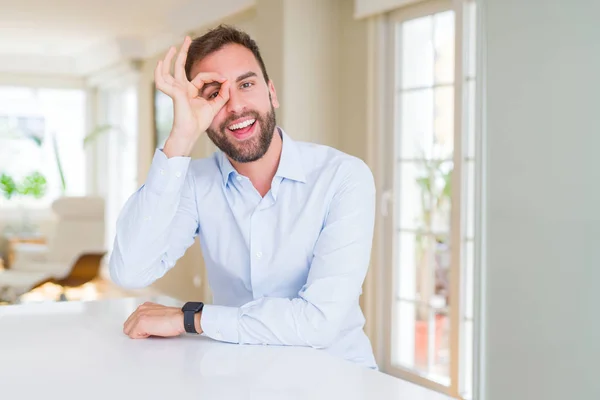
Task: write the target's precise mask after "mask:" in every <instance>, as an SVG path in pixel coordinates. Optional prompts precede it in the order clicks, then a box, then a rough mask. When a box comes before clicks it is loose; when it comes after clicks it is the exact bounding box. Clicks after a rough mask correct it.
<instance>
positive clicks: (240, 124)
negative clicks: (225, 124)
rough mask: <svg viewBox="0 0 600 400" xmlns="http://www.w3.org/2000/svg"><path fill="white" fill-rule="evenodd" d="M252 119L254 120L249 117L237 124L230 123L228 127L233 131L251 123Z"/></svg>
mask: <svg viewBox="0 0 600 400" xmlns="http://www.w3.org/2000/svg"><path fill="white" fill-rule="evenodd" d="M254 121H256V120H255V119H249V120H246V121H244V122H240V123H239V124H235V125H231V126H229V129H231V130H232V131H235V130H236V129H242V128H245V127H247V126H250V125H252V124H253V123H254Z"/></svg>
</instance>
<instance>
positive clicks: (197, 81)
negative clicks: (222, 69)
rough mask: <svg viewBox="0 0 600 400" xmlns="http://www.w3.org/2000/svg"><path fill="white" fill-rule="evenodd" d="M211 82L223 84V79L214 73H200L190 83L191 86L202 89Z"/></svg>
mask: <svg viewBox="0 0 600 400" xmlns="http://www.w3.org/2000/svg"><path fill="white" fill-rule="evenodd" d="M211 82H218V83H223V82H225V77H223V76H221V75H219V74H217V73H216V72H200V73H199V74H198V75H196V76H195V77H194V79H192V81H191V83H192V85H194V86H195V87H196V88H197V89H202V87H203V86H204V85H206V84H207V83H211Z"/></svg>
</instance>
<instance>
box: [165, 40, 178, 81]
mask: <svg viewBox="0 0 600 400" xmlns="http://www.w3.org/2000/svg"><path fill="white" fill-rule="evenodd" d="M173 55H175V47H173V46H171V47H169V51H167V55H165V58H164V60H163V62H162V75H163V78H165V80H166V77H167V76H171V63H172V62H173Z"/></svg>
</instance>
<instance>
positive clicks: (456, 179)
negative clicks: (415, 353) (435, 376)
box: [380, 0, 482, 398]
mask: <svg viewBox="0 0 600 400" xmlns="http://www.w3.org/2000/svg"><path fill="white" fill-rule="evenodd" d="M470 3H475V0H431V1H425V2H421V3H417V4H413V5H410V6H407V7H403V8H401V9H398V10H395V11H392V12H390V13H388V14H387V15H386V16H385V17H384V18H383V21H382V23H383V30H384V31H383V37H381V38H380V39H383V42H384V43H383V46H382V47H383V50H384V52H385V54H384V55H383V56H382V57H381V58H380V60H381V62H383V63H384V67H383V70H384V76H385V81H386V82H395V81H396V79H395V78H396V74H397V73H398V70H399V65H398V60H397V59H396V57H397V55H396V49H397V46H396V40H397V37H396V35H395V27H396V24H397V23H402V22H405V21H408V20H412V19H415V18H419V17H424V16H427V15H432V14H436V13H440V12H444V11H449V10H453V11H454V16H455V50H454V51H455V60H454V64H455V71H454V82H453V84H452V85H453V87H454V151H453V156H452V160H453V163H454V170H453V176H452V189H453V190H452V197H451V199H452V204H453V205H459V206H458V207H457V206H453V207H452V209H451V214H450V237H451V243H458V244H459V245H458V246H457V245H454V246H453V248H452V252H451V261H450V291H451V294H450V302H449V316H450V345H449V350H450V374H449V377H450V385H449V386H445V385H443V384H441V383H438V382H435V381H432V380H430V379H429V378H427V377H426V376H424V375H421V374H418V373H417V372H415V371H414V370H410V369H408V368H402V367H400V366H398V365H395V364H393V363H392V357H393V356H392V354H393V344H392V340H393V339H394V338H393V337H392V331H393V326H394V320H393V316H394V310H395V303H396V293H397V291H396V285H397V279H396V275H397V272H398V271H397V270H398V268H397V266H396V265H397V262H398V258H397V242H398V241H397V238H398V232H397V226H396V221H397V220H398V216H399V214H398V212H399V210H398V204H397V200H396V201H394V202H393V204H391V205H388V201H390V200H391V199H398V196H397V193H398V187H397V186H398V185H397V173H398V171H397V163H398V160H399V159H400V158H399V157H398V154H396V153H397V150H398V146H397V143H396V141H397V140H398V138H397V137H396V132H397V131H396V126H395V124H396V121H395V119H396V118H395V115H396V110H395V107H394V104H395V99H394V97H395V95H396V85H393V88H392V89H391V90H390V89H389V88H390V85H389V84H388V85H386V86H385V87H386V90H385V93H384V94H383V95H382V97H381V101H382V106H383V107H382V108H383V115H382V116H383V120H382V121H381V124H382V128H383V129H382V137H381V141H382V145H381V146H380V152H381V153H382V154H380V159H381V160H382V164H383V165H382V166H383V167H384V168H383V169H382V170H383V172H384V175H385V176H384V177H383V178H382V183H383V184H384V188H387V189H388V190H384V191H383V193H382V195H381V204H382V216H383V219H382V222H381V224H382V228H381V229H382V233H384V234H383V235H382V236H383V237H382V247H383V251H382V255H381V256H382V261H383V268H382V271H381V272H380V273H381V282H383V284H384V287H383V288H382V289H383V291H382V296H383V297H384V299H383V301H382V302H381V304H382V305H383V310H382V313H383V319H382V322H383V324H382V325H383V328H384V329H383V331H384V332H383V335H381V340H382V343H381V350H382V352H381V353H380V355H381V364H382V369H383V370H384V371H385V372H387V373H389V374H391V375H394V376H397V377H399V378H401V379H405V380H408V381H412V382H414V383H416V384H419V385H422V386H425V387H428V388H431V389H433V390H436V391H439V392H441V393H444V394H446V395H449V396H451V397H454V398H462V397H461V396H462V394H463V393H464V378H463V376H462V375H461V373H460V372H461V368H462V364H463V363H464V359H463V358H464V357H463V351H462V349H463V342H462V341H463V337H462V327H463V320H464V310H465V307H464V300H465V299H464V293H465V291H464V285H465V283H464V281H463V280H464V279H463V277H462V269H463V265H464V260H463V256H464V255H463V246H464V243H463V241H464V238H465V234H464V233H465V218H466V212H465V210H464V207H465V206H464V204H465V202H464V201H463V199H462V196H463V192H464V190H465V182H464V180H465V179H466V178H465V174H464V173H463V163H464V160H465V158H466V157H467V154H466V151H465V149H464V143H463V138H464V137H465V135H466V133H465V126H466V124H467V123H468V121H467V120H466V119H465V115H466V114H465V109H466V107H464V106H465V104H466V100H467V99H466V97H465V95H464V92H465V91H466V85H465V82H466V70H467V69H468V68H466V67H465V66H466V65H467V64H466V62H467V60H466V57H467V54H466V51H464V46H465V43H466V40H467V37H466V35H465V33H467V34H468V33H469V31H468V29H467V27H466V25H465V24H466V23H468V22H469V21H466V20H465V13H466V7H467V6H468V5H469V4H470ZM477 5H478V4H477ZM478 25H479V23H478ZM471 28H472V27H471ZM479 33H480V32H479V31H477V30H476V34H477V36H476V37H477V38H479V37H481V36H480V35H479ZM476 42H477V45H476V47H477V49H476V51H477V53H476V54H477V59H478V60H479V58H480V56H481V55H480V51H479V48H480V47H481V46H480V45H479V42H480V40H477V41H476ZM385 50H387V51H385ZM477 64H478V65H477V68H476V70H477V71H476V74H475V75H476V76H477V78H476V82H477V86H476V99H475V110H472V111H473V112H475V118H476V122H475V133H474V135H473V136H474V140H475V155H474V156H472V158H474V159H475V165H474V167H475V168H474V169H475V176H474V182H472V184H474V189H473V190H474V197H475V199H474V204H473V205H471V206H474V208H475V210H474V221H473V223H474V224H475V227H474V234H475V236H477V235H478V234H481V227H480V226H481V206H480V202H481V197H482V196H481V179H480V176H481V168H482V165H481V162H480V160H481V157H480V154H481V152H480V150H479V148H480V145H481V143H480V138H479V137H478V135H479V132H480V130H479V121H480V113H481V106H480V104H479V103H480V101H479V100H480V98H481V96H480V95H479V92H480V84H479V81H480V78H479V74H478V72H479V61H478V62H477ZM390 149H391V150H390ZM465 165H466V164H465ZM473 246H474V252H475V254H473V259H474V265H473V269H474V271H473V272H474V275H475V276H474V277H473V280H472V282H473V284H474V285H475V286H476V287H477V282H478V272H477V270H478V266H479V265H480V263H479V258H480V257H481V251H479V250H478V248H479V247H480V246H481V241H480V240H479V239H478V238H477V237H475V238H474V241H473ZM478 297H479V291H478V290H477V289H476V288H475V289H474V291H473V302H474V303H475V304H474V308H473V320H474V321H473V340H474V342H475V343H474V345H473V353H472V355H473V360H472V365H473V372H472V374H473V375H472V376H473V388H471V389H470V390H471V396H474V395H475V394H476V393H477V392H478V386H479V385H478V383H477V379H476V378H477V376H478V373H477V368H478V365H479V363H478V361H477V359H478V347H477V345H478V338H479V336H480V335H479V329H480V327H479V323H478V321H477V320H478V318H477V317H478V306H477V301H478Z"/></svg>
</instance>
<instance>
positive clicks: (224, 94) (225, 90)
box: [209, 81, 230, 114]
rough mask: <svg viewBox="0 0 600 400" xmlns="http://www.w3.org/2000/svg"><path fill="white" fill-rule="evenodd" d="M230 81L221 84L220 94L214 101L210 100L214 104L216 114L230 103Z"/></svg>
mask: <svg viewBox="0 0 600 400" xmlns="http://www.w3.org/2000/svg"><path fill="white" fill-rule="evenodd" d="M229 86H230V84H229V81H225V82H223V84H221V88H220V89H219V94H218V95H217V97H215V98H214V99H211V100H209V102H210V103H211V104H212V107H213V110H214V111H215V114H216V113H218V112H219V110H220V109H221V108H223V106H224V105H225V103H227V102H228V101H229Z"/></svg>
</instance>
